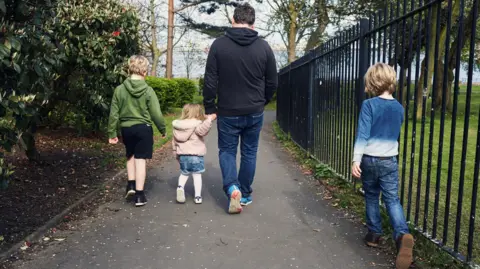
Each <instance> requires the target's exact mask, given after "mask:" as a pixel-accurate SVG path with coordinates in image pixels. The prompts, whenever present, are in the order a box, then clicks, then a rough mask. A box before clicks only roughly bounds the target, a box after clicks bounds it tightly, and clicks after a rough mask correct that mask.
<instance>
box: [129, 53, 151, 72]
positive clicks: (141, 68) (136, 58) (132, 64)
mask: <svg viewBox="0 0 480 269" xmlns="http://www.w3.org/2000/svg"><path fill="white" fill-rule="evenodd" d="M149 64H150V63H149V62H148V59H147V58H146V57H145V56H141V55H133V56H132V57H130V59H129V60H128V73H129V74H130V75H140V76H144V75H145V74H146V73H147V72H148V65H149Z"/></svg>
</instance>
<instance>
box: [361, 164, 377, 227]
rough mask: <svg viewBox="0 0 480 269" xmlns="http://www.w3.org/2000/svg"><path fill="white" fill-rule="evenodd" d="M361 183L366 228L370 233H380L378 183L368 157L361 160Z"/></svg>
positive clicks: (373, 167)
mask: <svg viewBox="0 0 480 269" xmlns="http://www.w3.org/2000/svg"><path fill="white" fill-rule="evenodd" d="M361 169H362V184H363V190H364V191H365V206H366V213H367V214H366V215H367V228H368V231H369V232H370V233H375V234H377V235H381V234H382V218H381V216H380V205H379V202H380V184H379V182H378V179H377V176H376V173H375V170H376V169H375V164H374V163H373V162H372V159H370V158H364V159H363V161H362V167H361Z"/></svg>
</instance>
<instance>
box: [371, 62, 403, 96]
mask: <svg viewBox="0 0 480 269" xmlns="http://www.w3.org/2000/svg"><path fill="white" fill-rule="evenodd" d="M396 87H397V73H396V72H395V70H394V69H393V67H391V66H389V65H388V64H384V63H377V64H375V65H372V66H370V68H369V69H368V70H367V74H365V89H366V92H368V93H371V94H373V95H375V96H379V95H382V94H383V93H385V92H389V93H390V94H392V93H393V92H395V89H396Z"/></svg>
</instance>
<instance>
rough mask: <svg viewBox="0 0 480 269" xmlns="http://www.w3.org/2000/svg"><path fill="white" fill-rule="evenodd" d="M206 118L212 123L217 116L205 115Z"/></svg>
mask: <svg viewBox="0 0 480 269" xmlns="http://www.w3.org/2000/svg"><path fill="white" fill-rule="evenodd" d="M207 118H209V119H210V120H211V121H214V120H216V119H217V114H210V115H207Z"/></svg>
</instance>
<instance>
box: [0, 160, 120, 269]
mask: <svg viewBox="0 0 480 269" xmlns="http://www.w3.org/2000/svg"><path fill="white" fill-rule="evenodd" d="M126 171H127V170H126V169H122V170H120V171H118V172H117V173H116V174H115V175H114V176H113V177H112V179H115V178H117V177H118V176H120V175H121V174H123V173H125V172H126ZM109 179H110V177H108V178H105V180H104V181H103V182H102V183H101V184H100V185H99V186H98V187H97V188H95V189H94V190H92V191H90V192H89V193H87V194H86V195H85V196H83V197H82V198H80V199H79V200H78V201H76V202H75V203H74V204H72V205H70V206H69V207H67V208H66V209H64V210H63V211H62V212H60V213H59V214H57V215H56V216H54V217H53V218H51V219H50V220H49V221H47V222H46V223H45V224H44V225H43V226H42V227H40V228H38V229H37V230H35V231H34V232H33V233H31V234H29V235H28V236H26V237H25V238H24V239H23V240H22V241H20V242H19V243H17V244H15V245H13V246H12V247H10V248H9V249H7V250H6V251H4V252H2V253H0V262H2V261H5V260H6V259H8V258H10V257H11V256H13V254H14V253H17V252H19V251H20V248H21V247H22V246H24V245H25V242H38V241H39V240H40V239H41V238H42V236H43V235H44V234H45V233H46V232H47V231H48V230H49V229H51V228H53V227H54V226H56V225H57V224H58V223H59V222H60V221H61V220H62V219H63V218H64V217H65V216H66V215H68V214H69V213H70V212H72V211H73V210H74V209H76V208H77V207H79V206H81V205H83V204H85V203H87V202H89V201H90V200H91V199H92V198H93V197H94V196H96V195H97V194H98V193H99V192H100V191H102V190H103V188H102V187H103V186H104V183H105V182H106V181H107V180H109Z"/></svg>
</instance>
